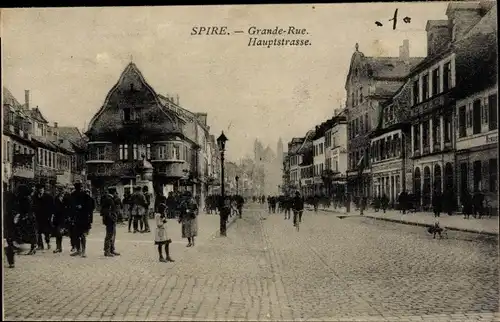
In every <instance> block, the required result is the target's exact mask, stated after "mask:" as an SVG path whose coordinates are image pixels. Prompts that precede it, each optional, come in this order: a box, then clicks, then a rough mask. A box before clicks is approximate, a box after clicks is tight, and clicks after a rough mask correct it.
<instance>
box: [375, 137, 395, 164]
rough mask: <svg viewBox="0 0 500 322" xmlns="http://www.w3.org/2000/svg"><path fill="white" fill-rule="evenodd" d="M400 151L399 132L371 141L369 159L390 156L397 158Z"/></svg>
mask: <svg viewBox="0 0 500 322" xmlns="http://www.w3.org/2000/svg"><path fill="white" fill-rule="evenodd" d="M401 151H402V140H401V137H400V136H399V134H394V135H391V136H389V137H386V138H383V139H379V140H376V141H373V143H372V146H371V159H372V161H373V162H376V161H382V160H386V159H390V158H399V157H400V156H401Z"/></svg>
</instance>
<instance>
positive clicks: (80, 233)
mask: <svg viewBox="0 0 500 322" xmlns="http://www.w3.org/2000/svg"><path fill="white" fill-rule="evenodd" d="M69 203H70V205H69V212H70V216H71V223H72V227H71V230H72V231H71V235H72V238H73V239H74V241H73V242H74V244H75V248H76V249H75V252H74V253H72V254H71V256H81V257H84V258H85V257H87V255H86V248H87V235H88V233H89V231H90V229H91V228H92V221H93V211H94V206H95V205H94V201H93V200H92V197H91V196H90V195H89V194H88V193H86V192H85V191H83V190H82V184H81V183H80V182H77V183H75V190H74V191H73V192H72V193H71V196H70V200H69Z"/></svg>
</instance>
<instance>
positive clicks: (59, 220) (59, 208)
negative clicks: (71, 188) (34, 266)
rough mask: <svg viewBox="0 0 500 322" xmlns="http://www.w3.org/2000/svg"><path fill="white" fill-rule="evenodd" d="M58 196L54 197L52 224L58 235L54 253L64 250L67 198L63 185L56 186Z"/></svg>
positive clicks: (56, 235)
mask: <svg viewBox="0 0 500 322" xmlns="http://www.w3.org/2000/svg"><path fill="white" fill-rule="evenodd" d="M56 191H57V192H56V197H55V198H54V214H53V216H52V226H53V227H54V235H55V237H56V249H55V250H54V253H61V252H62V237H63V235H62V231H63V229H64V227H65V224H66V221H67V220H66V215H67V206H68V204H67V200H68V199H67V198H66V194H65V191H64V186H63V185H57V186H56Z"/></svg>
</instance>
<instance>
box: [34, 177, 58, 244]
mask: <svg viewBox="0 0 500 322" xmlns="http://www.w3.org/2000/svg"><path fill="white" fill-rule="evenodd" d="M33 211H34V213H35V218H36V225H37V241H38V249H44V244H43V241H44V240H45V243H46V244H47V249H50V234H51V230H52V225H51V218H52V214H53V213H54V198H53V197H52V196H51V195H50V194H49V193H48V192H46V191H45V185H44V184H37V185H36V192H35V195H34V196H33ZM42 235H43V237H44V238H43V239H42Z"/></svg>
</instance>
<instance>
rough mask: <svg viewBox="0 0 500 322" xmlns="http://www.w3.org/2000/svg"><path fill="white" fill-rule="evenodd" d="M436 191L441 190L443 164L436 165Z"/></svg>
mask: <svg viewBox="0 0 500 322" xmlns="http://www.w3.org/2000/svg"><path fill="white" fill-rule="evenodd" d="M434 191H437V192H441V166H440V165H439V164H436V165H435V166H434Z"/></svg>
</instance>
